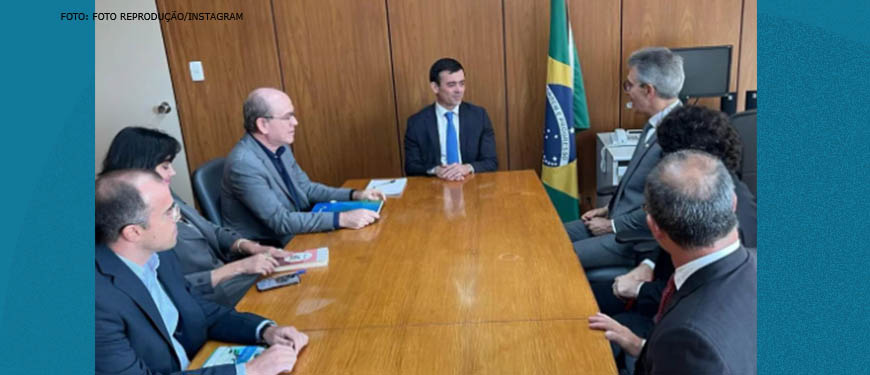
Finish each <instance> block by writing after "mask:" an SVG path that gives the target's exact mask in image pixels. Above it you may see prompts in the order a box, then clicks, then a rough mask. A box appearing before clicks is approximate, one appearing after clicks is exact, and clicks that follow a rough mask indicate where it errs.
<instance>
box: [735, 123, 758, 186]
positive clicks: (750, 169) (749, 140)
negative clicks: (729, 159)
mask: <svg viewBox="0 0 870 375" xmlns="http://www.w3.org/2000/svg"><path fill="white" fill-rule="evenodd" d="M756 122H757V110H754V109H753V110H751V111H746V112H740V113H738V114H736V115H734V116H731V124H732V125H734V128H736V129H737V133H739V134H740V141H741V142H742V143H743V161H742V162H741V164H740V170H739V171H737V177H740V180H742V181H743V182H744V183H746V186H747V187H749V191H751V192H752V194H753V195H756V196H758V193H757V192H756V189H757V184H758V159H757V143H756V134H757V130H758V129H757V127H756Z"/></svg>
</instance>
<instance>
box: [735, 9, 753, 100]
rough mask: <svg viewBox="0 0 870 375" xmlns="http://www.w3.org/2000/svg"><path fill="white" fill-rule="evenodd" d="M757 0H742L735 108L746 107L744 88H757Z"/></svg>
mask: <svg viewBox="0 0 870 375" xmlns="http://www.w3.org/2000/svg"><path fill="white" fill-rule="evenodd" d="M757 8H758V1H757V0H744V2H743V32H742V33H741V37H740V65H739V66H738V69H739V71H740V75H739V77H737V110H738V111H743V110H744V109H746V90H758V62H757V61H756V60H757V56H758V49H757V48H758V41H757V39H758V25H757V23H758V15H757V14H756V9H757Z"/></svg>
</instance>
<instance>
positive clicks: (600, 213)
mask: <svg viewBox="0 0 870 375" xmlns="http://www.w3.org/2000/svg"><path fill="white" fill-rule="evenodd" d="M607 213H608V212H607V206H604V207H601V208H595V209H591V210H589V211H586V212H584V213H583V216H580V218H581V219H583V221H584V222H586V221H589V220H591V219H592V218H593V217H607Z"/></svg>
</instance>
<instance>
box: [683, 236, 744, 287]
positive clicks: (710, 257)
mask: <svg viewBox="0 0 870 375" xmlns="http://www.w3.org/2000/svg"><path fill="white" fill-rule="evenodd" d="M738 248H740V240H737V241H734V243H732V244H730V245H728V246H725V247H723V248H722V249H719V250H716V251H715V252H712V253H710V254H707V255H704V256H702V257H700V258H698V259H695V260H693V261H691V262H689V263H686V264H684V265H682V266H680V267H678V268H677V269H676V271H674V285H675V286H676V287H677V290H680V287H681V286H683V283H685V282H686V280H688V279H689V277H690V276H692V274H694V273H695V272H697V271H698V270H699V269H701V268H704V267H706V266H708V265H710V264H711V263H713V262H715V261H717V260H719V259H722V258H724V257H726V256H728V254H731V253H733V252H734V251H735V250H737V249H738Z"/></svg>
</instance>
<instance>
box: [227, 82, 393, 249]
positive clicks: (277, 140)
mask: <svg viewBox="0 0 870 375" xmlns="http://www.w3.org/2000/svg"><path fill="white" fill-rule="evenodd" d="M242 111H243V113H244V118H245V123H244V126H245V132H246V134H245V135H244V136H243V137H242V139H241V140H239V142H238V143H236V145H235V147H233V150H232V151H230V154H229V156H227V159H226V165H225V166H224V176H223V180H222V181H221V216H222V218H223V222H224V224H225V225H226V226H229V227H230V228H233V229H234V230H236V231H237V232H239V233H241V234H242V235H243V236H245V237H246V238H251V239H254V240H257V241H264V242H266V243H269V244H272V245H277V246H280V247H284V246H285V245H286V244H287V242H289V241H290V240H291V239H292V238H293V236H294V235H296V234H299V233H311V232H321V231H328V230H334V229H339V228H353V229H359V228H362V227H365V226H367V225H369V224H371V223H373V222H374V221H375V220H377V219H378V218H379V216H378V214H377V213H375V212H374V211H369V210H363V209H359V210H353V211H346V212H341V213H333V212H311V208H312V207H313V206H314V204H316V203H318V202H328V201H331V200H338V201H346V200H384V199H386V197H385V196H384V193H383V192H381V191H379V190H377V189H367V190H355V189H343V188H334V187H331V186H326V185H323V184H319V183H316V182H314V181H311V179H309V178H308V175H307V174H306V173H305V171H303V170H302V168H301V167H300V166H299V164H298V163H296V158H294V157H293V150H292V149H290V145H291V144H293V142H294V141H295V140H296V127H297V126H298V125H299V121H297V120H296V109H295V107H294V106H293V101H291V100H290V97H289V96H287V94H285V93H284V92H282V91H280V90H277V89H273V88H268V87H263V88H258V89H256V90H254V91H252V92H251V94H250V95H248V98H247V99H246V100H245V103H244V105H243V107H242Z"/></svg>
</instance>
